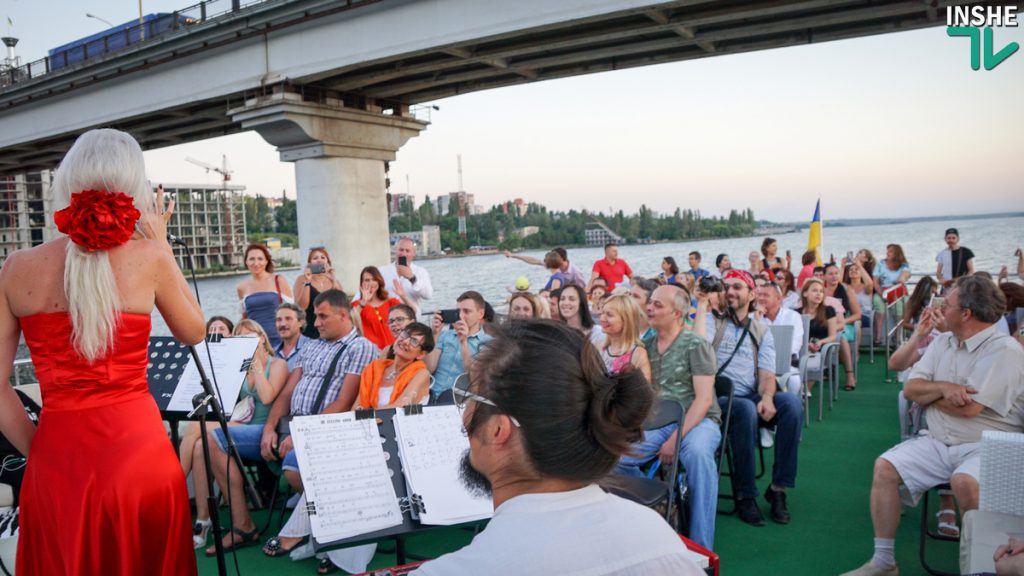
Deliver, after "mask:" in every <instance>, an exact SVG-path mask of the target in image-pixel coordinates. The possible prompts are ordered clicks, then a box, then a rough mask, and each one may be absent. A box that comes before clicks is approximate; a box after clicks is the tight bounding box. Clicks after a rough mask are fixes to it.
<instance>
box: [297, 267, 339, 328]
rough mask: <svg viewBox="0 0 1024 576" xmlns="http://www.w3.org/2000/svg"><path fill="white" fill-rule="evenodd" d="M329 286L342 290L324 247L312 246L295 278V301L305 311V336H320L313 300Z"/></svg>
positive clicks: (329, 287)
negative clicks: (300, 272) (299, 272)
mask: <svg viewBox="0 0 1024 576" xmlns="http://www.w3.org/2000/svg"><path fill="white" fill-rule="evenodd" d="M331 288H335V289H337V290H342V288H341V282H338V278H337V277H335V275H334V265H333V264H331V256H330V255H329V254H328V253H327V249H326V248H320V247H318V248H313V249H311V250H310V251H309V256H307V257H306V268H305V269H304V270H303V271H302V274H299V277H298V278H296V279H295V288H294V290H295V303H296V304H298V306H299V308H301V309H302V310H305V311H306V324H305V325H304V326H303V327H302V335H303V336H305V337H306V338H313V339H318V338H320V331H319V330H317V329H316V326H315V325H314V324H316V312H315V311H314V310H313V302H314V301H315V300H316V297H317V296H319V295H320V294H321V293H322V292H326V291H328V290H330V289H331Z"/></svg>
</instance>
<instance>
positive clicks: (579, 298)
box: [558, 284, 604, 342]
mask: <svg viewBox="0 0 1024 576" xmlns="http://www.w3.org/2000/svg"><path fill="white" fill-rule="evenodd" d="M558 318H559V319H560V320H561V321H562V322H565V323H566V324H568V325H569V327H571V328H575V329H577V330H579V331H580V332H583V334H585V335H586V336H588V337H589V338H590V341H591V342H600V341H601V340H602V339H603V338H604V334H603V333H602V332H601V327H600V326H595V325H594V318H593V316H591V315H590V307H588V306H587V295H586V292H584V291H583V288H581V287H579V286H577V285H576V284H569V285H567V286H565V287H563V288H562V289H561V290H559V291H558Z"/></svg>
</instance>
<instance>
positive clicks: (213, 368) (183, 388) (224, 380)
mask: <svg viewBox="0 0 1024 576" xmlns="http://www.w3.org/2000/svg"><path fill="white" fill-rule="evenodd" d="M259 343H260V340H259V338H257V337H256V336H237V337H232V338H223V339H221V341H220V342H209V343H208V345H209V347H210V348H209V350H210V353H209V356H207V353H206V350H207V348H206V346H207V344H206V343H202V342H200V343H199V344H197V345H196V352H198V353H199V361H200V362H201V363H202V365H203V372H205V373H206V377H207V378H209V379H210V383H211V384H213V385H214V390H219V391H220V398H218V400H219V401H220V404H221V406H223V407H224V413H225V414H226V415H227V417H228V418H230V417H231V414H230V412H231V410H232V409H233V408H234V407H235V403H236V402H238V393H239V391H241V390H242V384H243V383H244V382H245V374H246V372H247V371H248V367H249V366H248V362H247V361H248V360H251V359H252V357H253V354H255V353H256V346H258V345H259ZM211 356H212V357H213V364H212V365H211V364H210V357H211ZM243 368H244V369H243ZM214 376H216V379H214ZM202 391H203V383H202V381H201V380H200V379H199V369H198V368H196V362H195V359H193V358H192V357H191V356H190V357H189V359H188V365H186V366H185V372H184V373H182V375H181V380H179V381H178V387H177V388H175V389H174V395H173V396H171V401H170V402H169V403H168V404H167V411H168V412H191V411H192V397H193V396H195V395H196V394H199V393H200V392H202Z"/></svg>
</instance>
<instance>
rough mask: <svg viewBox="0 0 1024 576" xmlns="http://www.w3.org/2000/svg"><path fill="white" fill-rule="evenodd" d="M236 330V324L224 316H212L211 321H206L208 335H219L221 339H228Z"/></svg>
mask: <svg viewBox="0 0 1024 576" xmlns="http://www.w3.org/2000/svg"><path fill="white" fill-rule="evenodd" d="M234 330H235V324H234V323H233V322H232V321H231V320H230V319H229V318H225V317H224V316H210V319H209V320H207V321H206V333H207V334H218V335H220V336H221V337H227V336H231V333H232V332H234Z"/></svg>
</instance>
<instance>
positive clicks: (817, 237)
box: [807, 198, 823, 266]
mask: <svg viewBox="0 0 1024 576" xmlns="http://www.w3.org/2000/svg"><path fill="white" fill-rule="evenodd" d="M807 250H814V252H815V253H816V254H817V255H818V258H817V262H818V266H821V265H822V262H823V260H822V258H821V198H818V204H817V205H816V206H815V207H814V219H813V220H811V229H810V230H809V231H808V233H807Z"/></svg>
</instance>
